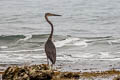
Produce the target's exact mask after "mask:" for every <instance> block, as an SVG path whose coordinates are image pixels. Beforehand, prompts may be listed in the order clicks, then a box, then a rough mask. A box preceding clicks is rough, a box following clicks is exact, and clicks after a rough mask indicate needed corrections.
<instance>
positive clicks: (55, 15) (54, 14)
mask: <svg viewBox="0 0 120 80" xmlns="http://www.w3.org/2000/svg"><path fill="white" fill-rule="evenodd" d="M53 16H62V15H58V14H53Z"/></svg>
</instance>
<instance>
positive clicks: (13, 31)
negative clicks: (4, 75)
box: [0, 0, 120, 71]
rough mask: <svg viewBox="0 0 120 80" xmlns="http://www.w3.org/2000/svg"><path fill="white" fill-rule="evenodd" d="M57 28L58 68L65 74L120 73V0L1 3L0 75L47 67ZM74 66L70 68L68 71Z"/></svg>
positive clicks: (6, 0)
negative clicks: (20, 67) (49, 46)
mask: <svg viewBox="0 0 120 80" xmlns="http://www.w3.org/2000/svg"><path fill="white" fill-rule="evenodd" d="M46 12H50V13H56V14H60V15H62V16H60V17H57V16H56V17H55V16H54V17H49V20H50V21H51V22H52V23H53V24H54V36H53V42H54V44H55V45H56V48H57V61H56V66H57V67H59V68H60V69H62V70H63V71H66V70H68V71H89V70H90V71H91V70H93V71H94V70H108V69H113V68H115V69H120V0H0V71H3V70H4V69H6V68H7V67H8V66H11V65H32V64H42V63H44V64H46V55H45V51H44V44H45V42H46V40H47V38H48V36H49V34H50V30H51V27H50V25H49V24H48V23H47V22H46V20H45V18H44V15H45V13H46ZM68 67H69V68H68Z"/></svg>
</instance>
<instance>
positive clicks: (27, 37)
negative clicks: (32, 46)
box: [17, 34, 32, 43]
mask: <svg viewBox="0 0 120 80" xmlns="http://www.w3.org/2000/svg"><path fill="white" fill-rule="evenodd" d="M24 36H25V38H24V39H19V40H18V41H17V43H19V42H22V41H23V42H24V41H27V40H29V39H31V38H32V35H31V34H26V35H24Z"/></svg>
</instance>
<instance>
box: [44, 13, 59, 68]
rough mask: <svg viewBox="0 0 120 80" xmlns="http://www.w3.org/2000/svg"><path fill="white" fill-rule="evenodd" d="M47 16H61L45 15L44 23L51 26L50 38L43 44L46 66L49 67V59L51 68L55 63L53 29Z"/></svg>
mask: <svg viewBox="0 0 120 80" xmlns="http://www.w3.org/2000/svg"><path fill="white" fill-rule="evenodd" d="M48 16H61V15H57V14H51V13H46V14H45V19H46V21H47V22H48V23H49V24H50V25H51V33H50V36H49V37H48V40H47V42H46V43H45V53H46V56H47V64H48V65H49V61H48V59H49V60H50V61H51V62H52V65H51V67H52V66H53V64H55V62H56V48H55V45H54V43H53V42H52V36H53V31H54V28H53V24H52V23H51V22H50V21H49V20H48Z"/></svg>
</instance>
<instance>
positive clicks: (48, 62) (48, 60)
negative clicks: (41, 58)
mask: <svg viewBox="0 0 120 80" xmlns="http://www.w3.org/2000/svg"><path fill="white" fill-rule="evenodd" d="M47 65H48V66H49V60H48V58H47Z"/></svg>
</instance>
